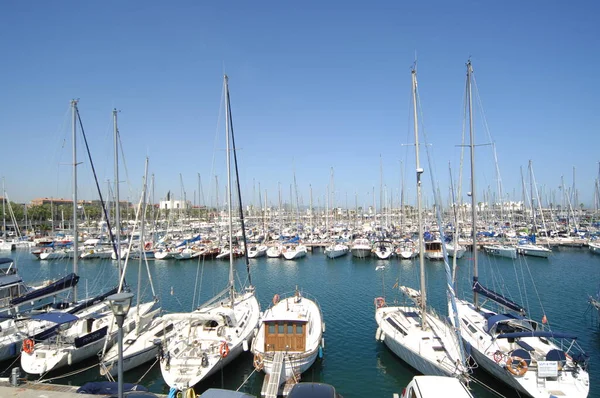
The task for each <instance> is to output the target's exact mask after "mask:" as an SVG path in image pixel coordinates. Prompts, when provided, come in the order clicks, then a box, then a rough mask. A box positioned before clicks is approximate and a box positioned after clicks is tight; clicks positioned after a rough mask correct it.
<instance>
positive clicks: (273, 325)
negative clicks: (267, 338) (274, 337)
mask: <svg viewBox="0 0 600 398" xmlns="http://www.w3.org/2000/svg"><path fill="white" fill-rule="evenodd" d="M269 334H275V324H273V323H271V324H269Z"/></svg>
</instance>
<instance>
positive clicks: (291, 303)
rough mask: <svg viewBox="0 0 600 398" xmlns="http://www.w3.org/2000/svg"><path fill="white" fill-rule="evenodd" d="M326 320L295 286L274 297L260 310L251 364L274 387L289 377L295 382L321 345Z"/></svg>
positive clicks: (316, 306)
mask: <svg viewBox="0 0 600 398" xmlns="http://www.w3.org/2000/svg"><path fill="white" fill-rule="evenodd" d="M324 330H325V323H324V322H323V314H322V313H321V308H320V307H319V304H318V303H317V301H316V300H311V299H309V298H308V297H306V295H304V294H302V293H301V292H300V291H299V290H298V289H296V292H295V293H294V294H292V295H290V296H288V297H280V296H279V295H278V294H276V295H275V296H274V297H273V305H272V306H271V307H269V308H268V309H267V310H266V311H265V312H264V314H263V316H262V319H261V322H260V327H259V329H258V333H257V334H256V338H255V339H254V341H253V342H252V353H253V354H254V367H255V369H256V370H258V371H261V370H262V371H264V372H265V373H266V374H267V375H268V376H269V378H270V380H269V382H268V384H271V382H273V384H275V385H276V386H277V387H278V386H280V385H281V384H283V383H285V382H286V381H288V380H290V379H292V381H295V382H297V381H298V380H299V379H300V375H301V374H302V373H304V372H305V371H306V370H307V369H308V368H310V366H311V365H312V364H313V363H314V362H315V360H316V359H317V356H318V354H319V351H320V350H322V349H323V332H324Z"/></svg>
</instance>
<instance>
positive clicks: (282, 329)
mask: <svg viewBox="0 0 600 398" xmlns="http://www.w3.org/2000/svg"><path fill="white" fill-rule="evenodd" d="M284 326H285V325H283V324H279V325H277V333H279V334H284V333H285V327H284Z"/></svg>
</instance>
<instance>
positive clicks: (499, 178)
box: [471, 72, 502, 203]
mask: <svg viewBox="0 0 600 398" xmlns="http://www.w3.org/2000/svg"><path fill="white" fill-rule="evenodd" d="M471 76H472V77H473V85H474V86H475V97H476V98H477V104H478V105H479V111H480V112H481V118H482V120H483V127H484V129H485V132H486V133H487V137H488V139H489V140H490V142H491V143H492V152H493V154H494V162H495V164H496V178H497V179H498V190H499V192H498V193H499V195H500V199H502V177H501V175H500V166H499V165H498V154H497V152H496V145H495V143H494V140H493V139H492V134H491V133H490V128H489V126H488V122H487V118H486V117H485V112H484V110H483V102H482V101H481V97H480V95H479V88H478V87H477V81H476V80H475V72H472V73H471ZM500 203H502V201H500Z"/></svg>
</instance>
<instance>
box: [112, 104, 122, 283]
mask: <svg viewBox="0 0 600 398" xmlns="http://www.w3.org/2000/svg"><path fill="white" fill-rule="evenodd" d="M113 135H114V151H115V166H114V167H115V204H116V207H115V224H116V227H117V228H116V229H117V250H116V255H117V266H118V269H119V278H120V277H121V274H122V273H123V269H122V264H121V203H120V200H119V198H120V196H119V128H118V127H117V110H116V109H113Z"/></svg>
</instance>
